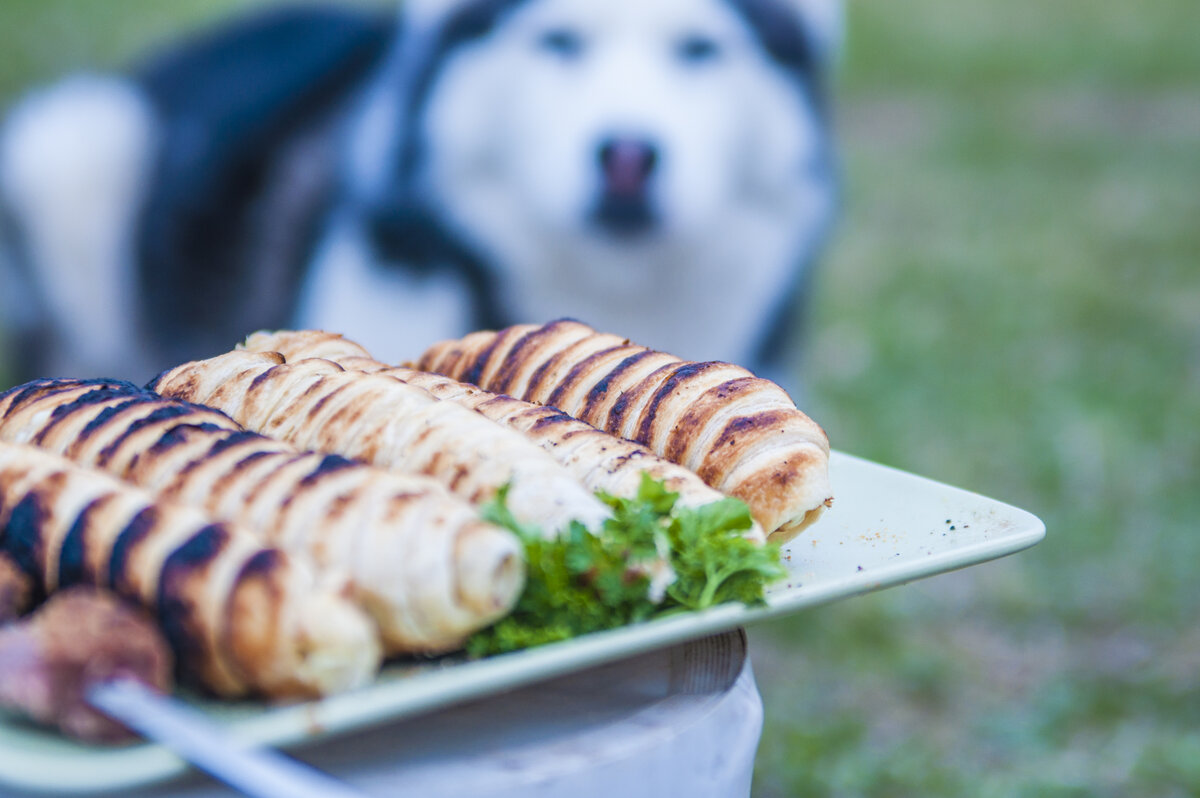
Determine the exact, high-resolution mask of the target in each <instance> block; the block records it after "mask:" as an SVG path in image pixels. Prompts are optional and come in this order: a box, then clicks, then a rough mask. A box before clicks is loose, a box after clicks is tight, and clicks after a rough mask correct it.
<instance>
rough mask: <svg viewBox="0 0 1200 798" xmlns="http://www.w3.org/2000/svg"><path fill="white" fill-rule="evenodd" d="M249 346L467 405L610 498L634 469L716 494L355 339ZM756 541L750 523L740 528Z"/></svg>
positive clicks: (625, 486) (687, 499)
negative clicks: (398, 362)
mask: <svg viewBox="0 0 1200 798" xmlns="http://www.w3.org/2000/svg"><path fill="white" fill-rule="evenodd" d="M243 347H244V348H245V349H246V350H248V351H251V352H278V353H279V354H281V355H283V356H284V357H285V358H286V359H287V360H289V361H291V360H300V359H304V358H309V357H322V358H325V359H327V360H332V361H333V362H335V363H337V364H338V365H340V366H342V367H343V368H346V369H348V370H353V371H366V372H377V373H383V374H388V375H390V376H392V377H395V378H397V379H399V380H403V381H404V382H406V383H408V384H409V385H416V386H418V387H420V388H424V389H425V390H427V391H429V392H430V393H431V394H433V395H434V396H436V397H437V398H438V399H442V400H445V401H450V402H455V403H457V404H461V405H463V406H465V407H469V408H471V409H472V410H475V411H477V412H479V413H481V414H483V415H484V416H486V417H487V418H490V419H491V420H492V421H495V422H497V423H498V424H503V425H504V426H506V427H510V428H512V429H515V430H517V431H518V432H521V433H523V434H524V435H526V436H527V437H529V438H531V439H532V440H533V441H535V442H536V443H537V444H538V445H540V446H541V447H542V448H543V449H545V450H546V451H547V452H549V453H550V455H551V456H552V457H554V459H555V460H557V461H558V462H559V463H561V464H562V465H563V466H564V467H565V468H567V469H568V470H569V471H570V472H571V473H572V474H573V475H574V476H575V477H576V479H578V480H580V481H581V482H582V483H583V484H584V485H586V486H587V487H588V488H590V489H591V490H593V491H604V492H605V493H608V494H611V495H613V496H621V497H632V496H635V495H637V490H638V487H639V485H640V484H641V478H642V474H643V473H646V474H649V475H650V476H651V477H653V478H654V479H657V480H661V481H662V482H663V483H664V484H665V485H666V487H667V489H668V490H671V491H673V492H675V493H678V494H679V504H680V505H681V506H684V507H699V506H701V505H704V504H709V503H711V502H714V501H719V500H721V499H723V498H724V494H723V493H721V492H720V491H718V490H716V489H714V488H712V487H710V486H708V485H707V484H705V483H704V481H703V480H701V479H700V478H699V477H698V476H696V475H695V474H694V473H693V472H691V471H689V470H688V469H686V468H684V467H683V466H680V465H677V464H675V463H672V462H670V461H669V460H665V459H663V458H661V457H659V456H658V455H656V454H654V452H652V451H650V450H649V449H647V448H646V447H645V446H642V445H641V444H638V443H634V442H633V441H630V440H626V439H625V438H618V437H616V436H614V435H609V434H608V433H607V432H602V431H601V430H598V429H596V428H595V427H593V426H591V425H590V424H587V423H585V422H583V421H579V420H578V419H575V418H572V417H571V416H568V415H567V414H566V413H563V412H562V411H560V410H556V409H554V408H552V407H545V406H542V405H535V404H532V403H530V402H525V401H522V400H520V399H514V398H513V397H511V396H503V395H499V394H494V393H491V392H490V391H485V390H483V389H482V388H477V387H475V386H473V385H469V384H467V383H465V382H459V381H458V380H454V379H451V378H449V377H444V376H442V375H440V374H431V373H429V372H425V371H417V370H415V369H410V368H405V367H403V366H395V367H393V366H388V365H387V364H385V363H381V362H379V361H377V360H374V359H373V358H372V357H371V355H370V353H369V352H367V350H366V349H364V348H363V347H361V346H360V345H359V344H357V343H355V342H353V341H351V340H348V339H347V338H345V337H343V336H341V335H338V334H336V333H328V332H323V331H320V330H299V331H278V332H273V333H268V332H259V333H255V334H254V335H252V336H250V337H249V338H247V339H246V343H245V344H244V345H243ZM747 537H750V538H751V539H754V540H758V541H764V540H765V539H766V538H765V535H764V534H763V531H762V528H761V527H760V526H759V525H758V524H757V523H755V524H754V526H753V527H752V528H751V529H750V530H749V532H748V533H747Z"/></svg>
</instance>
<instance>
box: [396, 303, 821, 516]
mask: <svg viewBox="0 0 1200 798" xmlns="http://www.w3.org/2000/svg"><path fill="white" fill-rule="evenodd" d="M497 341H511V342H512V343H506V344H504V345H497V344H496V342H497ZM499 358H503V359H504V362H497V359H499ZM418 366H419V367H420V368H424V369H430V370H435V371H437V372H438V373H441V374H443V375H445V376H448V377H452V378H454V379H462V380H466V381H468V382H472V383H475V384H477V385H479V386H480V387H482V388H485V389H488V390H495V391H508V392H510V393H512V394H513V395H514V396H517V397H518V398H521V399H525V400H528V401H534V402H541V403H546V404H553V405H554V406H555V407H558V408H559V409H561V410H563V411H564V412H566V413H568V414H570V415H572V416H574V417H575V418H579V419H582V420H584V421H586V422H588V423H590V424H592V425H593V426H595V427H598V428H600V429H603V430H605V431H606V432H609V433H612V434H613V435H620V436H624V437H626V438H629V439H631V440H634V441H637V442H639V443H642V444H645V445H646V446H648V447H649V448H650V449H652V450H653V451H654V452H655V453H657V454H658V455H660V456H662V457H665V458H667V459H668V460H671V461H673V462H676V463H679V464H681V465H684V466H686V467H688V468H691V469H692V470H695V471H697V472H698V473H699V475H700V476H701V477H702V478H703V479H704V480H705V481H706V482H708V484H710V485H712V486H713V487H715V488H717V489H719V490H721V491H724V492H726V493H729V494H731V495H734V496H738V497H739V498H742V499H743V500H745V501H746V502H747V503H748V504H749V505H750V508H751V512H752V513H753V514H754V517H755V518H756V519H757V520H758V521H759V522H760V523H762V525H763V528H764V529H766V530H767V531H768V532H769V533H771V534H772V535H773V536H775V538H776V539H778V538H779V537H781V536H788V535H791V534H795V533H796V532H798V531H799V530H800V529H803V528H804V527H805V526H807V525H808V524H811V523H812V522H813V521H814V520H815V519H816V517H817V516H818V515H819V514H820V512H821V511H822V510H823V508H825V507H826V506H828V504H829V502H830V500H831V495H832V494H831V491H830V488H829V477H828V458H829V440H828V438H827V437H826V436H825V433H824V431H823V430H822V429H821V428H820V427H819V426H817V425H816V424H815V423H814V422H813V421H812V419H810V418H809V417H808V416H806V415H805V414H804V413H802V412H801V411H800V410H799V409H797V408H796V406H795V403H793V402H792V400H791V399H790V397H788V395H787V394H786V392H784V391H783V390H782V389H781V388H779V386H777V385H775V384H774V383H772V382H770V381H768V380H764V379H760V378H758V377H755V376H754V375H753V374H751V373H750V372H748V371H746V370H745V369H742V368H740V367H738V366H734V365H731V364H728V363H717V362H709V363H698V362H690V361H684V360H681V359H679V358H676V357H672V356H671V355H668V354H665V353H662V352H655V351H653V350H650V349H647V348H645V347H638V346H634V345H632V344H629V343H628V342H627V341H625V340H624V339H620V338H618V337H617V336H613V335H606V334H602V333H597V332H595V331H594V330H592V329H591V328H590V327H587V326H586V325H584V324H581V323H579V322H575V321H570V320H560V321H556V322H551V323H550V324H547V325H544V326H542V327H534V326H532V325H521V326H519V327H515V328H509V329H507V330H501V331H499V332H497V333H490V332H479V333H473V334H472V335H470V336H467V337H466V338H463V339H461V340H459V341H444V342H441V343H439V344H436V345H435V346H434V347H432V348H431V349H430V350H429V351H428V352H426V353H425V355H423V356H422V357H421V358H420V360H419V361H418Z"/></svg>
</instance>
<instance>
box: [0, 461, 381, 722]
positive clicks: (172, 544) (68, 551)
mask: <svg viewBox="0 0 1200 798" xmlns="http://www.w3.org/2000/svg"><path fill="white" fill-rule="evenodd" d="M0 551H3V552H4V553H6V554H8V555H9V556H11V557H12V558H13V559H14V560H15V561H16V562H17V563H18V564H19V565H20V566H21V567H22V569H23V570H24V571H25V572H26V573H28V574H29V575H30V576H31V577H32V578H33V579H34V581H35V583H36V585H37V589H38V590H40V591H44V592H46V593H49V592H51V591H53V590H56V589H58V588H61V587H67V586H69V585H73V584H90V585H95V586H99V587H107V588H110V589H111V590H113V591H114V592H116V593H117V594H119V595H121V596H123V597H125V598H126V599H129V600H131V601H134V602H136V603H139V604H141V605H142V606H144V607H146V608H147V609H149V610H150V611H151V612H152V613H154V614H155V615H156V617H157V619H158V621H159V624H160V626H161V628H162V629H163V631H164V633H165V634H166V637H167V639H168V641H169V642H170V643H171V646H172V648H173V649H174V652H175V656H176V659H177V661H178V662H179V664H180V666H181V667H182V668H183V670H184V672H185V674H188V675H190V676H191V677H192V678H194V679H195V681H197V682H198V683H199V684H200V685H202V686H203V687H205V688H207V689H208V690H210V691H212V692H213V693H215V694H217V695H220V696H225V697H237V696H242V695H245V694H247V693H254V694H262V695H266V696H270V697H275V698H291V697H311V696H318V695H323V694H326V693H331V692H336V691H339V690H345V689H348V688H351V687H355V686H358V685H361V684H363V683H365V682H366V681H367V680H368V679H370V678H371V677H372V676H374V674H375V671H376V669H377V668H378V666H379V657H380V651H379V644H378V639H377V637H376V635H375V630H374V628H373V627H372V625H371V623H370V621H369V620H368V619H367V618H366V616H365V615H363V613H362V612H361V611H360V610H359V609H358V608H357V607H355V606H354V605H353V604H351V603H350V602H349V601H348V600H346V599H345V598H344V597H343V596H342V595H340V593H339V592H337V591H335V589H334V588H335V587H336V586H322V585H319V584H318V583H317V582H316V581H315V578H314V576H313V573H312V571H311V570H310V569H309V568H307V567H306V566H305V565H304V563H303V562H301V561H299V560H297V559H294V558H291V557H289V556H288V555H287V554H286V553H284V552H283V551H280V550H279V549H273V548H265V547H263V546H262V545H261V544H259V543H258V542H257V540H256V539H255V538H254V536H253V535H251V534H249V533H248V532H245V531H243V530H241V529H240V528H238V527H236V526H234V525H232V524H225V523H214V521H213V519H212V517H211V516H209V515H206V514H205V513H203V512H201V511H200V510H198V509H195V508H192V507H187V506H185V505H178V504H172V503H168V502H158V501H155V499H154V497H153V496H152V495H151V494H150V493H148V492H147V491H145V490H142V489H140V488H136V487H134V486H131V485H127V484H125V483H124V482H121V481H120V480H118V479H116V478H115V477H112V476H110V475H108V474H104V473H101V472H98V471H93V470H91V469H87V468H83V467H82V466H79V465H76V464H74V463H72V462H70V461H68V460H65V459H63V458H61V457H59V456H57V455H54V454H51V453H50V452H46V451H43V450H41V449H38V448H36V447H32V446H25V445H20V444H12V443H3V442H0Z"/></svg>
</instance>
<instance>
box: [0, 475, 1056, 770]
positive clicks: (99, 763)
mask: <svg viewBox="0 0 1200 798" xmlns="http://www.w3.org/2000/svg"><path fill="white" fill-rule="evenodd" d="M830 476H831V479H832V481H833V488H834V493H835V496H836V500H835V503H834V506H833V508H832V509H830V510H828V511H826V513H825V515H824V516H823V517H822V518H821V520H820V521H818V522H817V523H816V524H815V525H814V526H812V527H811V528H810V529H808V530H807V531H805V532H804V533H803V534H802V535H800V537H798V538H797V539H796V540H794V541H792V542H791V543H790V544H789V545H788V546H786V547H785V548H784V563H785V565H786V566H787V568H788V570H789V572H790V573H789V577H788V578H787V579H785V580H783V581H782V582H780V583H778V584H776V585H775V586H774V587H772V588H771V590H770V591H769V595H768V599H767V605H766V606H764V607H754V608H747V607H743V606H741V605H725V606H721V607H717V608H714V609H712V610H708V611H706V612H702V613H692V614H687V615H678V616H673V617H670V618H664V619H662V620H658V621H652V622H649V623H644V624H640V625H637V626H630V627H626V628H623V629H616V630H613V631H610V632H603V633H598V634H592V635H588V636H586V637H582V638H577V639H575V640H570V641H567V642H564V643H558V644H555V645H550V646H544V647H542V648H537V649H531V650H528V651H521V652H517V653H515V654H508V655H504V656H499V657H493V658H490V659H486V660H479V661H475V662H441V663H436V664H430V665H423V666H411V665H410V666H403V665H392V666H388V667H386V668H384V670H383V672H382V673H381V674H380V676H379V678H378V679H377V680H376V681H375V682H374V683H373V684H371V685H370V686H367V687H364V688H362V689H360V690H356V691H354V692H351V693H346V694H343V695H338V696H333V697H331V698H327V699H324V700H322V701H313V702H308V703H303V704H294V705H290V706H283V707H271V706H264V705H262V704H251V703H228V702H226V703H222V702H218V701H209V700H199V699H196V700H195V701H194V703H195V704H196V705H197V706H199V707H200V708H202V709H203V710H204V711H206V712H207V713H208V714H209V715H211V716H212V718H213V719H214V720H215V721H217V722H219V723H221V724H223V725H225V726H226V728H227V729H228V730H229V734H230V736H231V738H233V739H237V740H240V741H243V742H245V743H247V744H261V745H274V746H286V745H289V744H296V743H299V742H302V741H311V740H313V739H316V738H320V737H324V736H328V735H333V734H338V733H342V732H347V731H350V730H354V729H360V728H363V727H366V726H371V725H376V724H380V723H384V722H388V721H392V720H395V719H398V718H402V717H405V716H410V715H415V714H418V713H421V712H428V711H431V710H434V709H437V708H439V707H444V706H448V705H450V704H454V703H457V702H460V701H465V700H468V699H475V698H481V697H484V696H487V695H490V694H494V693H498V692H501V691H504V690H508V689H511V688H513V687H516V686H519V685H523V684H528V683H530V682H534V681H537V680H540V679H546V678H549V677H552V676H558V675H562V674H566V673H570V672H573V671H577V670H582V669H584V668H588V667H590V666H593V665H598V664H601V663H604V662H609V661H612V660H616V659H620V658H623V657H628V656H630V655H633V654H637V653H640V652H643V651H647V650H650V649H654V648H659V647H663V646H668V645H672V644H674V643H678V642H680V641H683V640H688V639H693V638H698V637H703V636H705V635H709V634H712V633H715V632H719V631H723V630H726V629H731V628H734V627H737V626H744V625H746V624H749V623H753V622H755V621H759V620H763V619H766V618H773V617H775V616H778V615H783V614H785V613H790V612H796V611H798V610H800V609H802V608H805V607H813V606H816V605H819V604H826V603H828V602H831V601H836V600H838V599H843V598H848V597H850V596H856V595H861V594H863V593H869V592H871V591H874V590H879V589H881V588H885V587H890V586H892V585H897V584H901V583H903V582H908V581H911V580H914V579H920V578H923V577H927V576H933V575H934V574H939V573H945V572H947V571H952V570H955V569H957V568H962V567H964V566H967V565H973V564H976V563H981V562H985V561H987V560H992V559H995V558H997V557H1003V556H1005V555H1007V554H1012V553H1014V552H1017V551H1020V550H1022V549H1025V548H1028V547H1029V546H1032V545H1033V544H1035V543H1037V542H1038V541H1039V540H1041V539H1042V537H1043V536H1044V535H1045V529H1046V528H1045V525H1044V524H1043V523H1042V522H1041V521H1040V520H1039V519H1038V518H1036V517H1035V516H1033V515H1031V514H1030V513H1028V512H1026V511H1024V510H1021V509H1018V508H1016V507H1012V506H1010V505H1007V504H1003V503H1001V502H998V501H996V500H994V499H989V498H987V497H985V496H980V495H978V494H975V493H970V492H968V491H964V490H960V489H958V488H953V487H950V486H948V485H943V484H941V483H938V482H934V481H932V480H928V479H924V478H922V477H918V476H914V475H912V474H907V473H905V472H903V471H897V470H895V469H892V468H887V467H885V466H881V465H877V464H875V463H871V462H868V461H866V460H861V459H859V458H856V457H851V456H850V455H846V454H842V453H840V452H835V453H834V456H833V458H832V460H831V462H830ZM187 767H188V766H187V764H186V763H185V762H183V761H182V760H180V759H179V758H177V757H176V756H174V755H173V754H171V753H170V752H168V751H166V750H165V749H163V748H161V747H160V746H157V745H152V744H148V743H147V744H139V745H133V746H128V747H124V748H116V749H112V748H102V747H95V746H87V745H81V744H79V743H75V742H72V741H70V740H68V739H66V738H64V737H61V736H59V735H57V734H54V733H51V732H47V731H44V730H40V729H37V728H34V727H32V726H30V725H28V724H26V723H24V722H22V721H20V720H18V719H16V718H14V717H11V716H5V715H0V785H5V784H7V785H8V786H11V787H16V788H21V789H27V790H35V791H46V792H54V793H59V794H61V793H66V792H90V791H100V790H114V789H121V788H128V787H133V786H136V785H142V784H147V783H150V782H154V781H159V780H162V779H166V778H169V777H171V776H174V775H176V774H178V773H180V772H182V771H183V770H185V769H186V768H187Z"/></svg>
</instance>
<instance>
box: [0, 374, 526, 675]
mask: <svg viewBox="0 0 1200 798" xmlns="http://www.w3.org/2000/svg"><path fill="white" fill-rule="evenodd" d="M271 362H274V361H271ZM329 366H330V367H332V364H329ZM334 370H335V371H336V370H337V369H334ZM60 383H61V384H59V385H58V386H57V387H58V388H60V389H61V390H58V391H55V390H54V388H55V386H54V385H53V384H52V381H47V383H46V384H44V385H42V386H40V390H39V391H37V392H31V393H30V394H28V395H26V396H25V397H24V398H21V399H19V400H17V401H16V402H15V403H8V404H7V405H6V407H7V414H0V440H6V439H12V438H18V437H30V436H32V437H34V438H37V439H39V440H41V441H42V443H43V444H45V445H46V447H47V448H49V449H59V450H66V451H68V452H71V453H73V454H74V459H76V460H77V461H78V462H82V463H83V464H85V465H93V466H95V465H99V466H102V467H103V468H104V469H105V470H107V471H109V472H110V473H112V474H114V475H115V476H118V477H121V478H124V479H127V480H129V481H131V482H133V483H135V484H138V485H141V486H143V487H146V488H148V489H152V490H154V491H156V493H157V494H158V495H159V496H160V497H162V498H165V499H170V500H173V501H177V502H181V503H186V504H190V505H193V506H197V507H201V508H203V509H204V510H205V511H207V512H209V513H211V514H212V515H213V516H214V517H216V518H220V519H223V520H228V521H232V522H235V523H238V524H241V525H242V526H244V527H246V528H248V529H252V530H254V531H255V532H256V533H257V534H259V535H260V536H261V538H262V540H263V542H265V543H267V544H269V545H272V546H279V547H281V548H284V549H286V550H288V551H291V552H296V553H299V554H302V555H304V556H306V557H309V558H311V560H312V561H313V563H314V564H315V565H316V566H317V567H318V568H319V569H320V570H321V571H323V572H344V573H345V574H346V575H347V576H348V577H349V579H350V586H351V591H352V592H351V595H352V597H353V599H354V600H355V601H356V602H358V603H360V604H361V605H362V606H364V607H365V608H368V610H369V611H370V613H371V615H372V617H373V619H374V620H375V621H376V623H377V624H378V625H379V629H380V633H381V635H382V636H383V638H384V642H385V645H386V646H387V648H388V650H389V652H391V653H435V652H443V651H448V650H452V649H454V648H456V647H457V646H458V645H459V644H460V643H461V642H462V640H463V639H464V638H465V637H466V636H467V635H468V634H470V633H471V632H473V631H476V630H478V629H480V628H483V627H484V626H486V625H488V624H489V623H492V622H493V621H495V620H496V619H497V617H499V616H500V615H501V614H503V613H505V612H506V611H507V610H508V609H510V608H511V607H512V605H513V604H514V603H515V602H516V599H517V597H518V595H519V592H520V575H521V574H522V573H523V568H522V563H521V560H520V544H519V542H518V541H517V540H516V539H515V537H514V536H513V535H511V533H509V532H507V531H505V530H502V529H499V528H498V527H495V526H492V525H481V524H480V523H479V520H478V516H477V514H476V513H475V512H474V511H473V510H472V509H471V508H470V507H469V506H468V505H466V504H465V503H463V502H462V501H460V500H458V499H456V498H455V497H453V496H451V495H450V494H449V493H448V492H447V491H446V490H445V489H444V488H443V487H442V486H441V485H439V484H437V483H435V482H433V481H431V480H429V479H425V478H422V477H418V476H406V475H402V474H393V473H390V472H387V471H383V470H381V469H374V468H370V467H367V466H364V465H361V464H358V463H352V462H351V461H349V460H347V459H345V458H342V457H338V456H330V455H323V454H316V453H305V452H301V451H299V450H297V449H296V448H295V447H293V446H290V445H289V444H286V443H284V442H281V441H276V440H272V439H270V438H266V437H264V436H261V435H257V434H254V433H249V432H245V431H243V430H242V429H241V427H240V426H239V425H237V424H236V423H235V422H234V421H233V420H232V419H230V418H228V417H227V416H225V415H223V414H220V413H217V412H216V411H213V410H211V409H208V408H202V407H199V406H195V405H187V404H186V403H183V402H179V401H177V400H173V399H166V398H163V397H160V396H158V395H156V394H154V393H152V392H149V391H142V390H139V389H136V388H134V387H133V386H122V385H120V384H117V383H111V384H106V383H102V382H92V383H91V384H90V385H88V386H84V387H82V388H81V387H80V386H79V385H78V384H77V382H76V381H60ZM39 424H40V425H41V426H40V427H39ZM43 433H45V434H43ZM81 441H82V444H81ZM383 505H386V506H387V507H388V517H387V518H378V517H376V515H377V514H376V510H375V508H376V507H377V506H383ZM481 526H482V529H480V528H479V527H481ZM468 530H469V531H471V533H472V537H473V539H476V540H478V541H479V542H480V545H479V547H478V549H477V550H476V551H461V552H460V551H459V550H458V549H457V548H456V541H457V540H458V539H459V537H460V536H461V535H463V534H465V533H466V531H468ZM86 531H87V532H88V533H89V534H90V533H91V529H90V527H89V528H88V529H87V530H86ZM414 546H424V547H425V548H431V547H432V548H433V549H435V550H436V551H437V552H438V553H439V554H440V558H439V557H430V558H427V560H426V561H425V562H424V564H423V566H422V567H421V568H420V569H416V568H414V567H413V566H412V565H411V560H412V558H411V556H410V551H411V549H412V548H413V547H414ZM130 551H131V556H132V554H136V552H137V549H136V547H130ZM479 559H484V560H485V561H484V562H475V561H476V560H479ZM505 564H507V566H508V567H509V568H515V569H516V571H517V577H518V578H517V580H516V581H515V582H514V581H513V579H512V578H510V576H511V575H509V574H508V573H507V572H506V571H504V570H503V566H504V565H505ZM51 569H52V570H53V567H52V566H51ZM463 571H470V572H472V573H476V574H480V575H483V576H484V577H486V576H487V575H488V574H489V573H499V574H500V575H501V576H504V577H505V580H504V581H496V582H492V583H487V584H482V585H472V586H470V590H473V591H475V592H476V593H480V594H484V593H486V594H487V595H489V596H490V600H489V602H487V606H486V608H484V609H479V608H477V607H474V606H466V605H463V604H462V602H461V601H459V600H458V597H457V595H456V593H455V589H454V588H453V587H452V583H453V582H454V580H455V579H457V578H458V574H460V572H463ZM435 572H438V573H435ZM227 578H228V579H232V576H231V575H227ZM418 604H419V605H421V606H422V608H423V609H422V614H421V615H420V617H417V616H416V615H414V614H413V613H412V612H410V610H409V607H410V606H416V605H418Z"/></svg>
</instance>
